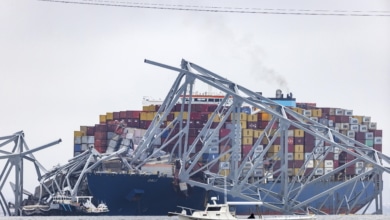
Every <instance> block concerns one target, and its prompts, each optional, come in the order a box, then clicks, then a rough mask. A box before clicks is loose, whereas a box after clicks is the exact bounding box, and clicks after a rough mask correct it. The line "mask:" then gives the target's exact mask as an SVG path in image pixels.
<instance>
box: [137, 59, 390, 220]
mask: <svg viewBox="0 0 390 220" xmlns="http://www.w3.org/2000/svg"><path fill="white" fill-rule="evenodd" d="M145 62H146V63H148V64H152V65H156V66H159V67H162V68H166V69H169V70H173V71H176V72H178V73H179V75H178V77H177V79H176V81H175V82H174V84H173V86H172V88H171V89H170V91H169V93H168V95H167V96H166V98H165V100H164V101H163V103H162V105H161V106H160V108H159V110H158V112H157V114H156V116H155V118H154V120H153V121H152V123H151V125H150V127H149V129H148V130H147V133H146V134H145V136H144V137H143V139H142V141H141V143H140V145H139V146H138V148H137V149H136V151H135V155H134V158H136V159H139V158H142V160H143V161H144V163H146V162H147V161H148V159H151V158H153V157H154V156H155V154H156V153H157V152H158V151H156V150H154V148H155V146H156V145H155V143H154V141H155V140H157V139H158V138H160V137H162V135H163V134H164V133H166V132H170V131H173V130H175V129H176V130H178V132H177V133H172V132H171V133H170V134H172V137H170V138H167V139H166V142H164V143H161V147H160V148H159V149H160V150H164V149H165V148H166V147H167V146H168V145H169V144H172V143H175V149H177V150H176V151H177V152H178V153H177V154H178V157H179V158H180V159H181V162H182V164H183V165H184V166H182V168H181V170H180V174H179V178H180V180H181V181H183V182H186V183H187V184H189V185H192V186H199V187H203V188H205V189H207V190H213V191H217V192H225V190H226V186H225V185H224V184H221V183H220V181H215V180H216V179H218V176H220V175H218V172H219V171H217V172H209V174H210V176H209V181H208V183H205V182H199V181H195V180H193V179H192V178H191V177H192V176H194V175H196V174H198V173H199V172H201V171H202V172H205V171H207V170H208V168H209V167H210V166H212V165H213V164H215V163H217V162H218V161H219V160H220V159H221V158H224V157H226V156H227V155H230V174H229V175H228V176H227V178H226V179H227V182H228V183H229V186H228V190H227V192H228V194H229V195H232V196H234V197H239V198H241V199H243V200H247V201H258V200H263V199H265V197H268V198H272V200H273V201H274V202H268V203H267V202H265V203H264V205H263V206H265V207H267V208H270V209H272V210H275V211H278V212H281V213H286V214H288V213H290V214H291V213H294V212H302V211H304V210H306V209H311V210H312V211H313V212H315V213H319V214H321V213H323V212H322V211H321V208H322V207H323V206H324V204H322V205H321V204H320V205H317V206H316V207H313V206H312V204H311V203H312V202H313V201H316V200H317V199H319V198H321V201H328V200H335V196H336V195H335V194H336V192H338V190H340V189H345V188H346V187H348V189H351V191H350V194H348V193H346V194H344V195H343V198H337V201H336V202H335V204H334V208H333V210H330V212H331V214H338V213H339V211H340V210H339V209H340V207H341V206H342V205H343V206H344V205H345V206H347V207H348V210H346V211H345V212H346V213H347V214H348V213H354V212H356V210H359V209H361V208H362V207H359V206H358V205H357V203H358V201H359V200H360V199H364V197H365V195H364V191H365V190H366V188H367V187H369V185H370V183H371V184H374V187H375V193H374V194H375V195H374V196H372V198H374V200H375V202H376V203H375V204H376V213H381V212H382V189H383V184H382V173H383V172H388V173H389V172H390V169H389V168H387V167H384V166H383V163H382V161H386V162H387V163H389V162H390V160H389V157H388V156H386V155H384V154H382V153H381V152H378V151H376V150H375V149H373V148H372V147H368V146H366V145H364V144H362V143H360V142H358V141H356V140H354V139H351V138H349V137H347V136H345V135H343V134H341V133H339V132H337V131H336V130H334V129H332V128H329V127H327V126H325V125H324V124H321V123H318V122H316V121H314V120H311V119H310V118H308V117H305V116H303V115H301V114H298V113H297V112H295V111H293V110H292V109H291V108H288V107H284V106H282V105H280V104H278V103H276V102H274V101H272V100H270V99H268V98H265V97H263V96H262V95H260V94H259V93H257V92H253V91H250V90H249V89H246V88H245V87H243V86H241V85H238V84H236V83H234V82H231V81H229V80H227V79H225V78H223V77H221V76H219V75H217V74H215V73H213V72H211V71H208V70H206V69H204V68H202V67H200V66H198V65H196V64H194V63H191V62H188V61H185V60H182V64H181V68H176V67H172V66H168V65H165V64H161V63H157V62H154V61H150V60H145ZM195 82H197V83H198V82H203V83H205V84H206V85H209V86H212V87H213V88H214V89H216V90H219V91H221V92H223V93H224V94H225V96H224V98H223V100H222V101H221V102H220V103H219V104H218V107H217V108H216V110H215V111H214V112H213V113H212V115H211V117H210V119H209V120H208V121H207V123H205V124H204V125H203V128H202V129H201V130H200V132H199V133H198V135H197V137H196V138H195V140H194V141H193V143H191V144H189V142H188V137H189V125H190V116H189V115H190V114H191V104H193V103H192V96H193V90H194V89H193V87H194V83H195ZM177 103H181V110H180V113H179V114H178V116H177V117H176V118H175V119H174V120H173V121H171V122H170V124H168V125H165V124H164V122H165V121H166V119H167V116H168V114H169V113H170V112H171V111H172V110H173V108H174V106H175V105H176V104H177ZM244 104H245V105H250V106H251V107H253V108H256V109H259V110H260V111H261V112H265V113H268V114H271V115H272V119H271V120H270V121H269V123H268V125H267V126H266V128H265V129H264V131H263V132H262V133H261V135H260V136H259V137H258V139H257V141H255V143H254V144H253V147H252V149H251V150H250V152H249V154H247V156H245V158H240V151H241V150H240V148H241V142H240V139H241V125H240V118H239V112H240V109H241V107H242V106H244ZM175 110H176V111H177V108H176V109H175ZM184 110H185V111H186V112H187V113H188V114H187V117H185V116H184V115H185V114H184V112H185V111H184ZM230 115H233V116H236V117H233V118H232V119H231V123H232V124H234V129H233V131H232V132H231V135H229V137H226V138H228V139H229V141H230V142H229V143H231V148H230V149H228V150H226V151H224V152H223V153H222V152H221V153H220V154H219V156H218V157H216V158H214V159H212V160H211V161H209V162H208V163H206V164H204V165H203V166H202V167H200V168H199V167H197V168H196V169H195V166H196V165H198V164H199V163H198V161H201V160H202V154H204V153H207V152H208V151H209V149H210V148H211V147H212V146H215V143H214V142H213V143H212V141H215V140H214V139H213V137H215V135H218V132H219V130H220V129H221V128H222V127H223V124H224V123H225V122H226V121H227V120H228V118H229V117H230ZM215 118H218V120H214V119H215ZM213 121H214V122H215V121H217V122H219V123H218V125H217V126H215V124H214V125H213V127H212V124H213ZM290 127H294V128H296V129H301V130H303V131H304V132H305V134H306V135H312V136H313V137H314V138H315V139H316V140H317V141H316V143H317V144H316V145H315V146H314V150H313V152H312V153H311V155H310V158H306V160H305V163H304V164H303V165H302V166H301V167H299V172H298V174H297V175H295V176H293V177H291V175H289V174H288V167H287V162H288V151H287V146H288V129H289V128H290ZM168 137H169V135H168ZM277 137H280V150H279V152H277V154H275V155H274V156H273V157H272V158H267V159H264V158H266V155H267V152H268V151H269V149H270V147H271V146H272V145H273V143H274V142H275V140H276V138H277ZM226 138H225V140H224V139H221V140H219V142H218V143H217V144H218V145H221V144H222V143H226ZM264 139H266V140H267V141H266V142H267V144H265V145H264V146H263V148H264V149H263V150H262V151H261V152H258V151H257V150H256V149H258V147H259V146H260V145H262V143H263V140H264ZM335 139H338V141H337V142H336V141H335ZM199 142H201V145H202V146H203V147H202V148H201V150H200V151H195V149H196V145H197V144H198V143H199ZM325 145H326V146H327V147H326V148H325V150H323V151H321V152H320V153H318V152H317V150H318V149H319V147H320V146H325ZM336 150H337V151H339V152H345V154H348V155H350V157H352V158H353V159H352V160H350V161H345V163H344V164H343V165H341V166H339V167H337V168H335V169H334V170H332V171H331V172H328V173H326V174H324V175H321V176H318V175H316V170H317V169H319V164H320V163H318V164H317V165H316V166H314V169H313V170H312V171H311V172H307V170H308V169H307V167H308V164H307V163H308V161H309V159H316V160H317V161H319V162H323V161H324V159H325V157H326V155H327V154H328V153H330V152H335V151H336ZM152 152H154V153H152ZM194 152H196V153H194ZM145 155H149V156H148V157H147V158H146V159H144V158H145ZM240 160H241V161H240ZM269 161H280V163H281V166H280V168H277V169H273V167H274V165H275V163H274V164H273V165H272V167H271V168H270V170H271V172H270V173H269V175H267V174H265V175H263V176H262V177H261V178H258V179H257V180H251V177H253V176H254V172H255V171H256V168H258V167H264V163H266V162H269ZM357 162H363V163H364V164H365V165H364V167H363V168H362V170H359V173H357V174H356V175H350V176H345V175H344V176H343V177H342V178H344V180H345V181H338V182H337V183H338V184H337V185H335V186H333V187H330V188H329V189H328V190H326V191H324V192H321V193H319V194H317V195H315V196H313V197H311V198H308V199H305V200H298V198H299V196H300V194H301V193H302V192H303V191H305V190H306V189H308V187H310V186H311V185H312V184H315V183H318V182H320V181H325V182H326V181H329V180H334V178H335V174H338V173H340V172H341V171H343V169H346V168H348V167H351V166H356V163H357ZM144 163H140V164H137V165H136V168H139V167H141V166H142V165H143V164H144ZM248 164H250V167H249V170H248ZM244 171H245V172H244ZM205 173H207V172H205ZM243 174H244V175H243ZM275 174H277V175H276V176H277V178H276V179H274V180H272V181H274V182H275V183H276V182H279V183H281V184H282V187H281V188H280V189H273V186H271V188H263V187H262V186H263V185H262V184H261V183H264V182H266V181H267V180H269V179H268V178H269V177H270V175H271V176H272V175H275ZM250 180H251V181H250ZM334 182H335V181H334ZM358 186H359V187H360V190H358V192H356V190H355V189H356V188H357V187H358ZM371 187H372V186H371ZM352 189H353V190H352ZM372 201H373V199H370V201H367V202H368V203H369V204H371V202H372ZM324 203H325V202H324ZM367 208H368V205H367V206H366V209H367ZM365 211H366V210H364V212H365Z"/></svg>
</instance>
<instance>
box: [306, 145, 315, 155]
mask: <svg viewBox="0 0 390 220" xmlns="http://www.w3.org/2000/svg"><path fill="white" fill-rule="evenodd" d="M313 150H314V144H305V153H311V152H313Z"/></svg>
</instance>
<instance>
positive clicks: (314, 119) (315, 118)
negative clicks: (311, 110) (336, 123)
mask: <svg viewBox="0 0 390 220" xmlns="http://www.w3.org/2000/svg"><path fill="white" fill-rule="evenodd" d="M310 119H311V120H313V121H315V122H318V117H310Z"/></svg>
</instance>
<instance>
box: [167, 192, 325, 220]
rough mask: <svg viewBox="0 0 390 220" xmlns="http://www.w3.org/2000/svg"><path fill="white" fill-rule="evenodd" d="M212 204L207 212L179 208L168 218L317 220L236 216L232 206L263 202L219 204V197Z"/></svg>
mask: <svg viewBox="0 0 390 220" xmlns="http://www.w3.org/2000/svg"><path fill="white" fill-rule="evenodd" d="M211 200H212V203H208V204H207V206H206V209H205V210H203V211H202V210H194V209H191V208H187V207H183V206H178V207H179V208H181V209H182V211H181V212H168V216H177V217H178V219H179V220H218V219H224V220H238V219H263V220H315V219H317V217H316V216H315V215H310V214H307V215H258V216H255V214H251V215H250V216H249V217H246V218H245V217H238V216H236V213H235V209H234V208H233V207H232V206H231V205H244V204H245V205H248V204H249V203H250V204H253V205H260V204H262V203H261V202H257V203H256V202H230V203H229V202H226V203H224V204H217V202H216V200H217V197H212V198H211Z"/></svg>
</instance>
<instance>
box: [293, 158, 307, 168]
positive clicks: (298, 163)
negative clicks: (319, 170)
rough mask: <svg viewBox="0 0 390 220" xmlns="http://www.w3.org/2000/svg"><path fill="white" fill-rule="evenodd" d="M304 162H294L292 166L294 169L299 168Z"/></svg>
mask: <svg viewBox="0 0 390 220" xmlns="http://www.w3.org/2000/svg"><path fill="white" fill-rule="evenodd" d="M304 162H305V161H304V160H294V166H295V168H300V167H302V166H303V163H304Z"/></svg>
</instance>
